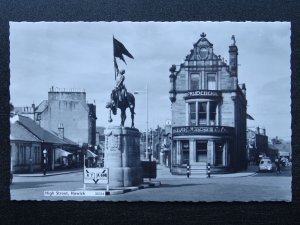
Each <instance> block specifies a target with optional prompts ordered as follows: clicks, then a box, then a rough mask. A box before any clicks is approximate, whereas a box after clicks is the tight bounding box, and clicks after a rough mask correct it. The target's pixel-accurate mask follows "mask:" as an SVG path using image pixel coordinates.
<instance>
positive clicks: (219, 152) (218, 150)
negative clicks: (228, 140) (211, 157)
mask: <svg viewBox="0 0 300 225" xmlns="http://www.w3.org/2000/svg"><path fill="white" fill-rule="evenodd" d="M223 148H224V144H223V143H222V142H216V143H215V166H222V165H223Z"/></svg>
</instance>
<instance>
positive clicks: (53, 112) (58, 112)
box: [34, 87, 97, 146]
mask: <svg viewBox="0 0 300 225" xmlns="http://www.w3.org/2000/svg"><path fill="white" fill-rule="evenodd" d="M34 119H35V121H37V122H38V124H39V125H40V126H41V127H43V128H45V129H46V130H50V131H55V130H57V129H58V126H59V124H60V125H61V126H63V128H64V133H65V135H66V136H67V137H68V138H70V139H71V140H72V141H74V142H76V143H78V144H79V145H80V146H82V145H83V144H84V143H86V144H88V145H92V146H95V145H96V119H97V117H96V106H95V105H94V104H88V103H87V101H86V92H85V91H84V90H75V89H71V90H65V89H63V90H60V89H58V88H56V89H54V88H53V87H52V88H50V91H49V92H48V100H44V101H43V102H41V103H40V104H39V105H38V106H37V107H36V109H35V111H34Z"/></svg>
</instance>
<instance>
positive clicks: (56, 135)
mask: <svg viewBox="0 0 300 225" xmlns="http://www.w3.org/2000/svg"><path fill="white" fill-rule="evenodd" d="M10 143H11V167H12V168H11V170H12V171H13V172H14V173H28V172H34V171H39V170H42V168H46V170H55V169H58V168H66V167H74V166H79V165H82V162H83V161H82V160H81V161H80V158H81V157H80V155H79V152H78V150H79V148H78V145H77V144H76V143H74V142H72V141H71V140H69V139H68V138H66V137H65V136H64V132H63V129H59V130H58V131H57V132H50V131H47V130H45V129H43V128H41V127H40V126H39V125H38V124H37V123H36V122H35V121H33V120H32V119H30V118H29V117H25V116H21V115H16V116H14V117H13V118H12V119H11V133H10Z"/></svg>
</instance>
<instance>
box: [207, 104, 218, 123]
mask: <svg viewBox="0 0 300 225" xmlns="http://www.w3.org/2000/svg"><path fill="white" fill-rule="evenodd" d="M216 114H217V102H210V103H209V120H210V121H209V124H210V125H211V126H216Z"/></svg>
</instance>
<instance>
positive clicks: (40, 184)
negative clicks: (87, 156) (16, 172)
mask: <svg viewBox="0 0 300 225" xmlns="http://www.w3.org/2000/svg"><path fill="white" fill-rule="evenodd" d="M63 182H64V183H67V182H69V183H72V182H73V183H74V181H63ZM53 183H62V181H51V182H49V181H45V182H41V181H37V182H16V183H12V184H11V185H10V189H11V190H18V189H31V188H42V187H49V186H53V185H52V184H53Z"/></svg>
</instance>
